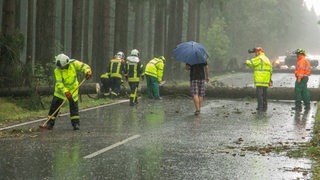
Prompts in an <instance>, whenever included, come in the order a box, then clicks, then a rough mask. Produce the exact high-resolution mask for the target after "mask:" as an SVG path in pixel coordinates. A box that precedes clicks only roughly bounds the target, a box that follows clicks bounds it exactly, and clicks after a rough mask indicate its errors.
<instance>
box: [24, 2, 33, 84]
mask: <svg viewBox="0 0 320 180" xmlns="http://www.w3.org/2000/svg"><path fill="white" fill-rule="evenodd" d="M34 3H35V1H34V0H28V23H27V42H26V45H27V50H26V51H27V55H26V70H25V73H26V74H25V77H26V82H25V84H26V85H27V86H31V84H32V74H33V72H32V69H33V68H32V67H33V62H32V60H33V59H34V57H33V44H34V41H33V40H34V35H33V29H34V28H33V27H34Z"/></svg>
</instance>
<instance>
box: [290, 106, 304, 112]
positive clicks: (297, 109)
mask: <svg viewBox="0 0 320 180" xmlns="http://www.w3.org/2000/svg"><path fill="white" fill-rule="evenodd" d="M291 109H292V110H295V111H301V110H302V108H301V107H299V106H296V107H292V108H291Z"/></svg>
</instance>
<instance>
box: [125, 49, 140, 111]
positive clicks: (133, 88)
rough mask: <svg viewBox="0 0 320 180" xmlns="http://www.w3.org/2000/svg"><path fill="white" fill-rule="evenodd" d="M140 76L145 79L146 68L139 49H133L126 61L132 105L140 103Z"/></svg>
mask: <svg viewBox="0 0 320 180" xmlns="http://www.w3.org/2000/svg"><path fill="white" fill-rule="evenodd" d="M140 78H141V79H142V80H143V79H144V68H143V64H142V63H141V61H140V58H139V51H138V50H137V49H133V50H132V51H131V53H130V56H128V57H127V61H126V80H127V81H128V83H129V86H130V103H129V105H130V106H133V105H134V104H137V103H138V95H137V92H138V87H139V81H140Z"/></svg>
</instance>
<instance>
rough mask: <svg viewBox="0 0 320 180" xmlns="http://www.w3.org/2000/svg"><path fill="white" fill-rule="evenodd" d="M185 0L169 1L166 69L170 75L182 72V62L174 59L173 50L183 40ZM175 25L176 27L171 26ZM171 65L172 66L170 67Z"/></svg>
mask: <svg viewBox="0 0 320 180" xmlns="http://www.w3.org/2000/svg"><path fill="white" fill-rule="evenodd" d="M182 19H183V0H171V1H170V2H169V11H168V27H169V28H168V36H167V37H168V39H167V45H166V49H165V56H166V57H167V59H168V61H167V62H166V67H167V68H166V71H165V73H166V74H168V76H169V77H173V75H174V74H175V75H177V74H181V73H180V70H181V68H180V64H181V63H179V62H177V61H174V57H173V54H172V50H173V49H174V48H175V47H176V45H177V44H179V43H180V42H181V40H182V22H183V20H182ZM171 27H174V28H171ZM169 67H170V68H169Z"/></svg>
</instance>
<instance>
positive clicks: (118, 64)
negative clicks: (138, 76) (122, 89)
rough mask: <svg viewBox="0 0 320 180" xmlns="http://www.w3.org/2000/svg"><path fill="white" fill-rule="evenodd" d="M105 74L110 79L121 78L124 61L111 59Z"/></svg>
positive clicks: (123, 71)
mask: <svg viewBox="0 0 320 180" xmlns="http://www.w3.org/2000/svg"><path fill="white" fill-rule="evenodd" d="M107 72H108V73H109V75H110V77H118V78H122V74H123V73H125V64H124V60H123V59H111V61H110V64H109V68H108V70H107Z"/></svg>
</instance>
